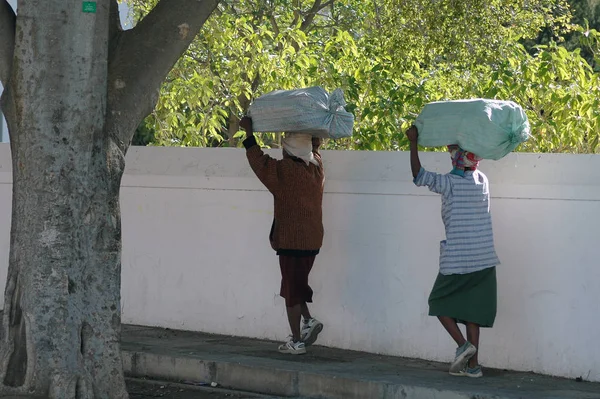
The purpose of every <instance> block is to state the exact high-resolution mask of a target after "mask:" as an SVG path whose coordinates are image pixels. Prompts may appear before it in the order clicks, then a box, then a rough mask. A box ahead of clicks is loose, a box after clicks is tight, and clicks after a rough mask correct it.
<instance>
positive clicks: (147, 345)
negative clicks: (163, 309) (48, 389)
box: [122, 326, 600, 399]
mask: <svg viewBox="0 0 600 399" xmlns="http://www.w3.org/2000/svg"><path fill="white" fill-rule="evenodd" d="M276 349H277V343H274V342H270V341H261V340H254V339H248V338H238V337H228V336H220V335H210V334H203V333H192V332H184V331H174V330H164V329H161V328H151V327H140V326H123V335H122V350H123V363H124V366H125V372H126V373H127V374H128V375H130V376H134V377H145V376H147V377H153V378H158V379H167V380H174V381H184V382H194V383H199V384H200V383H209V384H210V383H211V382H216V383H218V384H219V385H220V386H223V387H226V388H233V389H239V390H244V391H250V392H259V393H263V394H268V395H272V396H281V397H307V398H336V399H337V398H339V399H354V398H357V399H359V398H360V399H379V398H381V399H391V398H404V399H420V398H427V399H438V398H440V399H442V398H443V399H484V398H485V399H487V398H490V399H491V398H494V399H505V398H506V399H517V398H521V399H541V398H544V399H600V383H590V382H577V381H575V380H567V379H562V378H552V377H547V376H543V375H538V374H532V373H519V372H512V371H503V370H494V369H484V373H485V376H484V378H480V379H470V378H466V377H452V376H450V375H448V373H447V369H448V365H447V364H441V363H435V362H429V361H424V360H415V359H406V358H399V357H392V356H379V355H374V354H369V353H362V352H353V351H347V350H340V349H331V348H325V347H321V346H313V347H311V348H309V352H308V353H307V354H306V355H301V356H292V355H283V354H280V353H278V352H277V350H276Z"/></svg>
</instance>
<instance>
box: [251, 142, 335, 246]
mask: <svg viewBox="0 0 600 399" xmlns="http://www.w3.org/2000/svg"><path fill="white" fill-rule="evenodd" d="M320 144H321V141H320V140H319V139H313V154H314V157H315V159H316V160H317V162H318V163H319V166H317V165H314V164H312V163H310V164H308V165H306V163H305V162H304V161H302V160H300V159H298V158H294V157H285V158H284V159H282V160H276V159H274V158H271V157H270V156H269V155H267V154H265V153H264V152H263V151H262V150H261V148H260V147H259V146H258V145H257V143H256V139H255V138H254V136H250V137H249V138H247V139H246V140H244V146H245V147H246V156H247V157H248V162H250V167H251V168H252V170H253V171H254V173H256V176H257V177H258V178H259V180H260V181H261V182H262V183H263V184H264V185H265V187H267V189H268V190H269V191H270V192H271V194H273V198H274V201H275V215H274V220H273V227H272V231H271V235H270V237H269V238H270V241H271V246H272V247H273V249H275V250H301V251H313V250H318V249H320V248H321V245H322V244H323V212H322V202H323V184H324V181H325V174H324V172H323V161H322V160H321V154H319V146H320Z"/></svg>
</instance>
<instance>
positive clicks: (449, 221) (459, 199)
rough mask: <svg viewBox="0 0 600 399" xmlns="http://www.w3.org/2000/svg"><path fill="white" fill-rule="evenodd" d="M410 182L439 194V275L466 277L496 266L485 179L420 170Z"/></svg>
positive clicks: (469, 173)
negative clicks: (442, 235) (441, 224)
mask: <svg viewBox="0 0 600 399" xmlns="http://www.w3.org/2000/svg"><path fill="white" fill-rule="evenodd" d="M414 183H415V184H416V185H417V186H427V187H429V190H431V191H433V192H434V193H438V194H441V195H442V221H443V222H444V227H445V228H446V239H445V240H444V241H442V242H440V273H441V274H445V275H448V274H466V273H473V272H476V271H479V270H483V269H487V268H488V267H493V266H496V265H498V264H500V261H499V260H498V256H497V255H496V250H495V249H494V235H493V232H492V218H491V215H490V194H489V185H488V180H487V177H486V176H485V175H484V174H483V173H481V172H479V171H477V170H475V171H466V172H465V174H464V176H459V175H457V174H454V173H448V174H445V175H441V174H438V173H432V172H428V171H426V170H425V169H423V168H421V170H420V171H419V174H418V176H417V177H416V178H415V180H414Z"/></svg>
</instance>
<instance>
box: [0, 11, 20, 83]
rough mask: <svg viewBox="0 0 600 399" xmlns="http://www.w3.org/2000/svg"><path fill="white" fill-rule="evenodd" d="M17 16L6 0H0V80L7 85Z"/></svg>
mask: <svg viewBox="0 0 600 399" xmlns="http://www.w3.org/2000/svg"><path fill="white" fill-rule="evenodd" d="M16 20H17V17H16V15H15V12H14V11H13V9H12V7H11V6H10V4H8V2H7V1H6V0H0V82H2V84H3V85H4V86H6V85H7V83H8V79H9V78H10V68H11V66H12V61H13V51H14V48H15V26H16Z"/></svg>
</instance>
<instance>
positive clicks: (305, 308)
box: [300, 302, 311, 321]
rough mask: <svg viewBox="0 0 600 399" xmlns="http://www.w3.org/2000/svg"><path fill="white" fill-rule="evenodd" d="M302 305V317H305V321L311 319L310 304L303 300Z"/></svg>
mask: <svg viewBox="0 0 600 399" xmlns="http://www.w3.org/2000/svg"><path fill="white" fill-rule="evenodd" d="M300 306H301V307H302V317H304V320H305V321H308V320H310V319H311V315H310V311H309V310H308V305H307V304H306V302H302V304H300Z"/></svg>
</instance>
